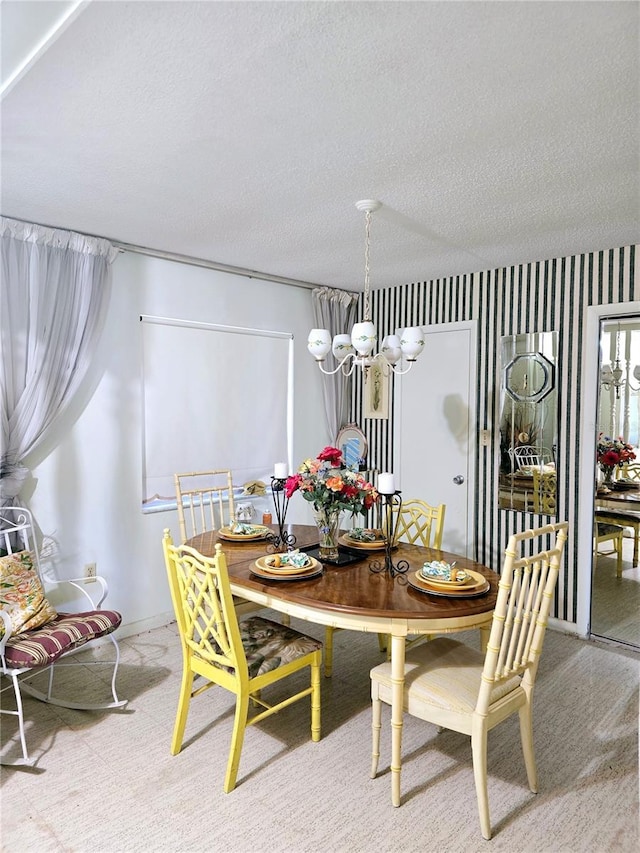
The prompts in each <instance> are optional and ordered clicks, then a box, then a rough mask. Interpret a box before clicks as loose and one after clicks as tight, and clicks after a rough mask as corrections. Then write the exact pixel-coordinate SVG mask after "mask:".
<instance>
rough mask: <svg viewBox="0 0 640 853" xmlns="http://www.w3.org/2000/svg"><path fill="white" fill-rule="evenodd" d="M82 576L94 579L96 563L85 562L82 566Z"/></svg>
mask: <svg viewBox="0 0 640 853" xmlns="http://www.w3.org/2000/svg"><path fill="white" fill-rule="evenodd" d="M84 576H85V578H91V579H94V580H95V576H96V564H95V563H87V564H86V565H85V567H84Z"/></svg>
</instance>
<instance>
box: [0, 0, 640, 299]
mask: <svg viewBox="0 0 640 853" xmlns="http://www.w3.org/2000/svg"><path fill="white" fill-rule="evenodd" d="M71 5H73V4H69V3H56V4H53V3H46V2H36V3H24V2H19V3H16V2H14V0H3V2H2V3H0V14H1V15H2V25H3V26H2V47H3V79H6V77H7V75H8V74H9V73H10V71H11V68H9V67H8V66H9V65H10V64H11V63H14V64H15V62H17V61H18V58H17V54H20V53H21V54H22V55H24V54H25V53H26V47H25V45H27V44H28V39H27V38H26V37H25V32H28V26H27V25H31V26H32V32H33V38H34V39H35V37H36V33H35V29H33V25H34V17H35V25H36V29H37V24H38V21H39V22H40V27H41V28H42V27H43V25H44V23H43V22H45V21H46V22H47V25H48V21H49V17H51V16H50V14H49V13H50V12H51V9H52V8H53V9H55V10H56V13H57V14H59V10H61V9H65V8H67V7H70V6H71ZM30 6H31V7H33V8H37V7H40V8H39V14H38V15H36V16H33V15H32V16H31V20H30V21H25V11H26V10H25V7H30ZM639 9H640V6H639V5H638V3H636V2H602V3H601V2H584V3H582V2H567V3H564V2H553V3H550V2H540V3H538V2H495V3H493V2H469V3H467V2H372V3H370V2H269V0H266V2H144V0H140V2H101V0H94V2H90V3H85V4H83V5H81V6H80V7H79V9H78V10H76V14H75V16H72V17H71V18H70V19H69V21H68V22H67V24H66V26H65V27H63V28H62V29H61V30H60V31H59V32H58V34H57V37H56V38H55V39H52V40H51V41H50V42H49V43H48V45H47V47H46V49H44V50H41V51H40V52H39V54H38V55H37V57H36V58H35V59H34V60H33V61H32V62H31V63H30V64H29V66H28V67H27V68H26V70H25V72H24V73H23V74H22V75H21V76H19V77H18V78H17V79H16V80H15V81H14V82H13V83H12V84H11V85H10V86H9V87H8V88H7V89H6V90H5V92H4V95H3V98H2V115H1V118H2V148H1V158H2V159H1V166H2V188H1V209H2V213H3V214H4V215H5V216H11V217H17V218H19V219H25V220H28V221H31V222H38V223H42V224H47V225H53V226H58V227H62V228H70V229H74V230H78V231H82V232H85V233H90V234H97V235H101V236H105V237H109V238H111V239H114V240H118V241H121V242H125V243H130V244H136V245H141V246H145V247H149V248H152V249H158V250H163V251H167V252H174V253H179V254H182V255H188V256H193V257H196V258H201V259H205V260H210V261H213V262H216V263H220V264H226V265H231V266H236V267H242V268H245V269H253V270H256V271H259V272H262V273H267V274H272V275H274V276H283V277H287V278H292V279H297V280H302V281H307V282H314V283H319V284H327V285H330V286H336V287H344V288H347V289H351V290H355V289H360V288H361V287H362V279H363V268H364V218H363V214H362V213H359V212H358V211H357V210H356V208H355V202H356V201H357V200H359V199H362V198H376V199H380V200H381V201H382V202H383V208H382V209H381V210H380V211H379V212H378V213H376V214H374V219H373V225H372V247H371V281H372V286H373V287H382V286H390V285H395V284H402V283H406V282H410V281H422V280H428V279H432V278H439V277H442V276H446V275H454V274H458V273H464V272H470V271H474V270H483V269H489V268H493V267H498V266H503V265H508V264H512V263H520V262H525V261H532V260H542V259H546V258H552V257H558V256H563V255H570V254H574V253H578V252H584V251H590V250H595V249H602V248H609V247H614V246H620V245H625V244H628V243H635V242H637V241H638V239H639V236H640V183H639V160H640V148H639V136H640V134H639V127H640V97H639V77H640V75H639V67H638V66H639V60H638V57H639V50H638V47H639V39H638V35H639V31H638V18H639ZM10 46H11V47H10Z"/></svg>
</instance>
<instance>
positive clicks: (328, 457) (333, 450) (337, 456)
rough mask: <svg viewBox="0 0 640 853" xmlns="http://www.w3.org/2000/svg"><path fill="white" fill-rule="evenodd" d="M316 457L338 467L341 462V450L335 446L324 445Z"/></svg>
mask: <svg viewBox="0 0 640 853" xmlns="http://www.w3.org/2000/svg"><path fill="white" fill-rule="evenodd" d="M318 459H320V461H321V462H330V463H331V464H332V465H335V466H336V468H338V467H339V466H340V464H341V463H342V451H341V450H338V448H337V447H325V449H324V450H323V451H322V453H318Z"/></svg>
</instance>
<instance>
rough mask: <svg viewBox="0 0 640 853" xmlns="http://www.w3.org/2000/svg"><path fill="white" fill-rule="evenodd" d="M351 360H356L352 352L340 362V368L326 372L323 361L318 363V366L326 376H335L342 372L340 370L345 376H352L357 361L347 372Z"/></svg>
mask: <svg viewBox="0 0 640 853" xmlns="http://www.w3.org/2000/svg"><path fill="white" fill-rule="evenodd" d="M349 359H355V356H354V354H353V353H352V352H350V353H347V355H345V357H344V358H343V359H342V360H341V361H340V362H339V364H338V366H337V367H336V368H335V369H334V370H325V369H324V367H323V366H322V362H321V361H316V364H317V365H318V367H319V368H320V370H321V371H322V372H323V373H324V374H325V376H334V375H335V374H336V373H337V372H338V371H339V370H340V368H342V372H343V373H344V375H345V376H351V374H352V373H353V368H354V367H355V361H354V362H353V363H352V364H351V367H350V368H349V369H348V370H347V371H346V372H345V370H344V368H345V367H346V364H347V362H348V361H349Z"/></svg>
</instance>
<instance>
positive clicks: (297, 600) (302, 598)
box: [185, 525, 500, 806]
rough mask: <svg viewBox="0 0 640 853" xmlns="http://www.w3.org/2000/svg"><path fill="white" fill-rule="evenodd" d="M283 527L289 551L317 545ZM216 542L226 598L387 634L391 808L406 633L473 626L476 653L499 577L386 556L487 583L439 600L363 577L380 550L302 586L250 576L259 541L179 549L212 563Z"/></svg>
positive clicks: (307, 534)
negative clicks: (483, 588) (468, 594)
mask: <svg viewBox="0 0 640 853" xmlns="http://www.w3.org/2000/svg"><path fill="white" fill-rule="evenodd" d="M288 529H289V530H290V531H291V532H292V533H293V534H294V535H295V537H296V547H300V548H304V547H306V546H310V545H314V544H317V542H318V532H317V529H316V528H315V527H314V526H307V525H290V526H288ZM218 543H219V544H220V545H221V546H222V550H223V552H224V554H225V556H226V559H227V566H228V569H229V580H230V584H231V591H232V592H233V594H234V595H238V596H240V597H241V598H245V599H247V600H249V601H254V602H256V603H257V604H261V605H264V606H265V607H271V608H273V609H274V610H277V611H279V612H281V613H287V614H289V615H290V616H295V617H296V618H298V619H303V620H306V621H308V622H314V623H316V624H318V625H330V626H332V627H334V628H344V629H347V630H350V631H370V632H372V633H375V634H388V635H390V636H391V675H392V680H393V695H392V705H391V731H392V740H391V799H392V802H393V805H394V806H399V805H400V763H401V762H400V757H401V748H402V717H403V712H402V691H403V685H404V655H405V639H406V637H407V635H408V634H445V633H452V632H455V631H466V630H468V629H470V628H479V629H480V631H481V634H482V644H483V647H484V646H485V645H486V642H487V640H488V636H489V629H490V624H491V617H492V615H493V609H494V607H495V603H496V596H497V592H498V581H499V579H500V578H499V575H497V574H496V573H495V572H493V571H492V570H491V569H488V568H487V567H486V566H483V565H481V564H479V563H476V562H474V561H473V560H470V559H468V558H467V557H463V556H460V555H458V554H451V553H448V552H446V551H439V550H436V549H433V548H424V547H421V546H418V545H408V544H404V543H401V544H400V545H399V546H398V547H397V549H395V550H394V551H393V560H394V562H397V561H398V560H406V561H407V562H408V563H409V571H408V574H411V573H412V572H416V571H418V569H420V568H421V567H422V565H423V563H425V562H426V561H428V560H446V561H448V562H453V561H454V560H455V561H456V565H457V566H458V567H459V568H460V569H471V570H473V571H476V572H480V574H482V575H484V576H485V577H486V578H487V580H488V581H489V583H490V589H489V591H488V592H487V593H486V594H485V595H481V596H478V597H476V598H445V597H440V596H435V595H429V594H427V593H423V592H419V591H418V590H416V589H414V588H413V587H411V586H409V585H408V584H406V583H405V579H404V578H399V577H397V576H396V577H395V578H392V577H390V576H389V575H388V574H387V573H379V574H378V573H374V572H372V571H371V569H370V564H371V562H372V560H379V561H381V562H383V563H384V551H376V552H367V553H366V554H365V557H364V559H363V560H362V561H360V562H357V563H352V564H350V565H347V566H335V565H332V564H329V563H324V564H323V572H322V574H321V575H319V576H317V577H314V578H309V579H308V580H292V581H283V580H280V579H278V580H274V581H269V580H266V579H262V578H259V577H256V576H255V575H253V574H252V573H251V567H252V566H253V563H254V562H255V560H256V559H258V558H259V557H263V556H264V555H265V554H266V553H267V543H266V542H265V541H264V540H258V541H255V540H254V541H250V542H235V541H234V542H231V541H229V540H225V539H222V538H218V535H217V533H215V532H209V533H202V534H200V535H199V536H194V537H193V538H191V539H188V540H187V542H186V543H185V544H186V545H189V546H190V547H192V548H195V549H196V550H197V551H199V552H200V553H201V554H203V555H204V556H205V557H213V556H214V554H215V548H216V545H217V544H218Z"/></svg>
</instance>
